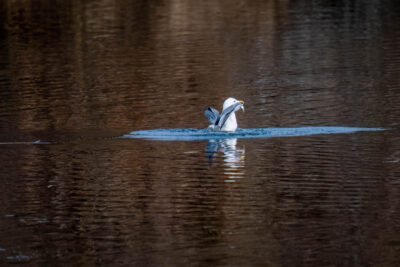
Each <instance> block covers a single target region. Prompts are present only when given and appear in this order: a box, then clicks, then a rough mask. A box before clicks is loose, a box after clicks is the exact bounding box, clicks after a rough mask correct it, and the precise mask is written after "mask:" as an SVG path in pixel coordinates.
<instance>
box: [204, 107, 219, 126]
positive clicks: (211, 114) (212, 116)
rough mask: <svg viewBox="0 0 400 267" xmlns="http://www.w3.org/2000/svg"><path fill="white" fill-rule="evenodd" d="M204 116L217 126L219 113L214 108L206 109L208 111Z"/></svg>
mask: <svg viewBox="0 0 400 267" xmlns="http://www.w3.org/2000/svg"><path fill="white" fill-rule="evenodd" d="M204 115H206V117H207V119H208V120H209V121H210V122H211V123H212V124H214V125H215V124H217V123H216V122H217V120H218V117H219V112H218V110H216V109H215V108H212V107H210V106H208V107H207V108H206V111H204Z"/></svg>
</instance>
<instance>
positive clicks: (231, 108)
mask: <svg viewBox="0 0 400 267" xmlns="http://www.w3.org/2000/svg"><path fill="white" fill-rule="evenodd" d="M240 105H243V104H242V103H236V104H233V105H230V106H229V107H227V108H226V109H224V110H223V111H222V112H221V115H220V116H219V118H218V120H217V122H216V123H215V124H216V125H218V126H219V128H222V127H223V126H224V124H225V122H226V120H227V119H228V118H229V115H231V113H232V112H235V109H236V108H237V107H238V106H240Z"/></svg>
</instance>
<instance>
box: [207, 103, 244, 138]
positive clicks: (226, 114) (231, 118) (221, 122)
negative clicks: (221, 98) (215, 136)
mask: <svg viewBox="0 0 400 267" xmlns="http://www.w3.org/2000/svg"><path fill="white" fill-rule="evenodd" d="M239 109H242V110H243V111H244V101H242V100H236V99H235V98H233V97H229V98H228V99H226V100H225V102H224V105H223V106H222V112H221V114H219V112H218V110H216V109H215V108H212V107H210V106H208V107H207V108H206V111H205V112H204V115H206V117H207V119H208V120H209V121H210V122H211V125H210V126H208V128H209V129H211V130H214V131H225V132H234V131H236V129H237V121H236V116H235V112H236V111H238V110H239Z"/></svg>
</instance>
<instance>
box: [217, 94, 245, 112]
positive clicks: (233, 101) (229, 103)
mask: <svg viewBox="0 0 400 267" xmlns="http://www.w3.org/2000/svg"><path fill="white" fill-rule="evenodd" d="M236 103H240V104H241V105H238V107H237V108H236V110H235V111H237V110H239V109H240V108H241V109H242V110H243V111H244V101H243V100H237V99H235V98H233V97H229V98H228V99H226V100H225V102H224V105H223V107H222V109H223V110H224V109H226V108H227V107H230V106H232V105H233V104H236Z"/></svg>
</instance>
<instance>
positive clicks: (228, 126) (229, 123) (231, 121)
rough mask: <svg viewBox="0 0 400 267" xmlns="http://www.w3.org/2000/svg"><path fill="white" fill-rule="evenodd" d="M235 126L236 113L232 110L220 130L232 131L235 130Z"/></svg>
mask: <svg viewBox="0 0 400 267" xmlns="http://www.w3.org/2000/svg"><path fill="white" fill-rule="evenodd" d="M237 127H238V124H237V121H236V115H235V112H232V114H231V115H230V116H229V117H228V119H227V120H226V122H225V124H224V126H222V128H221V131H224V132H234V131H236V129H237Z"/></svg>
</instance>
